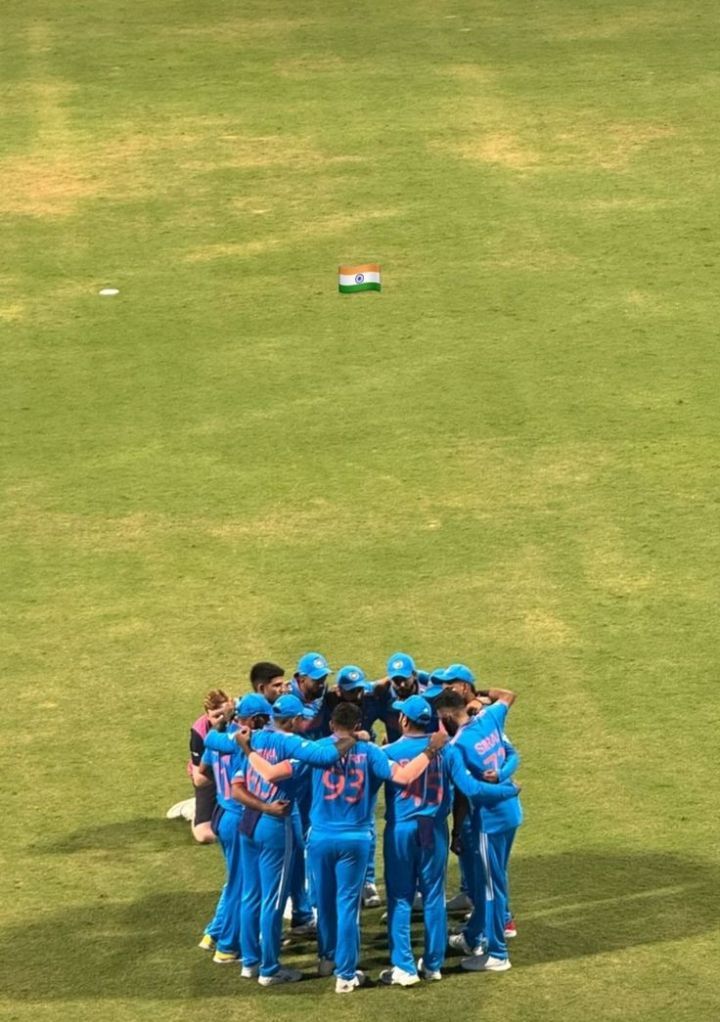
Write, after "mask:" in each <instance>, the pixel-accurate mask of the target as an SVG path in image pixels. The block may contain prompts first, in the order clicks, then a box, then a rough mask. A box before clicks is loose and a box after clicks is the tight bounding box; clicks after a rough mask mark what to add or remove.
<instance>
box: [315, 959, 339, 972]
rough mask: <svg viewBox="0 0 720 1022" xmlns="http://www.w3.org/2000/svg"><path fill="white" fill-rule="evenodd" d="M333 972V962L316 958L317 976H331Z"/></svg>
mask: <svg viewBox="0 0 720 1022" xmlns="http://www.w3.org/2000/svg"><path fill="white" fill-rule="evenodd" d="M334 972H335V962H333V961H332V959H331V958H318V967H317V974H318V976H332V974H333V973H334Z"/></svg>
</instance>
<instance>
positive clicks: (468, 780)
mask: <svg viewBox="0 0 720 1022" xmlns="http://www.w3.org/2000/svg"><path fill="white" fill-rule="evenodd" d="M443 757H444V758H445V762H446V763H447V766H448V771H449V773H450V778H451V780H452V782H453V784H454V785H455V787H456V788H457V789H458V791H460V792H462V794H463V795H465V796H466V797H467V798H469V799H470V801H471V802H473V803H474V804H475V805H482V806H494V805H497V803H498V802H504V801H505V800H506V799H508V798H513V796H514V795H517V788H516V787H515V785H514V784H513V783H512V781H505V783H504V784H488V782H487V781H478V780H477V779H476V778H475V777H473V775H472V774H471V773H470V771H469V770H468V769H467V767H466V766H465V764H464V763H463V761H462V758H461V757H460V756H459V755H458V752H457V750H456V749H454V748H453V747H452V746H446V748H445V749H444V750H443Z"/></svg>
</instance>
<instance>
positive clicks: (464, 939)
mask: <svg viewBox="0 0 720 1022" xmlns="http://www.w3.org/2000/svg"><path fill="white" fill-rule="evenodd" d="M479 694H480V695H481V696H483V697H486V698H487V699H489V700H490V703H491V705H490V706H488V707H486V708H485V709H484V710H483V711H482V712H481V713H479V714H478V715H477V716H476V717H470V715H469V714H468V712H467V707H466V705H465V701H464V699H463V697H462V696H461V695H459V694H458V693H457V692H444V693H443V694H442V695H441V696H439V697H438V699H437V702H436V708H437V711H438V714H439V716H440V719H441V721H442V723H443V725H444V727H445V729H446V730H447V732H448V734H449V735H451V736H453V738H452V745H453V748H455V749H457V751H458V752H459V753H460V755H461V756H462V758H463V761H464V764H465V766H466V767H467V769H468V770H469V771H470V773H471V774H472V775H473V776H474V777H476V778H477V779H478V780H481V779H482V778H483V775H485V774H486V772H487V771H494V772H495V773H496V774H497V778H498V781H499V780H500V778H501V777H503V776H504V773H503V768H504V766H505V761H506V758H507V753H506V747H505V739H504V725H505V720H506V717H507V713H508V710H509V709H510V707H511V706H512V704H513V703H514V701H515V693H514V692H511V691H509V690H508V689H489V690H486V691H485V692H481V693H479ZM521 822H522V808H521V806H520V800H519V798H513V799H508V800H507V801H506V802H504V803H502V804H501V805H498V806H496V807H492V808H491V807H488V808H482V809H480V810H479V811H478V810H474V811H473V814H472V841H473V848H474V849H475V850H476V854H475V857H474V863H473V865H474V868H473V871H472V877H468V878H467V879H468V882H469V886H470V897H471V899H472V902H473V913H472V915H471V917H470V919H469V921H468V923H467V925H466V926H465V928H464V930H463V931H462V933H460V934H457V935H455V936H453V937H451V938H450V941H449V943H450V946H451V947H453V948H455V949H456V950H460V951H464V952H465V954H466V955H467V957H465V958H463V959H462V961H461V963H460V964H461V967H462V968H463V969H465V970H467V971H469V972H504V971H506V970H507V969H509V968H510V967H511V966H510V959H509V957H508V951H507V944H506V942H505V923H506V917H507V902H508V886H507V861H508V858H509V848H510V847H511V846H512V840H513V838H514V836H515V830H516V829H517V827H518V826H519V825H520V823H521ZM483 937H484V940H485V942H486V947H487V953H485V954H482V953H478V952H479V951H480V949H481V941H482V939H483Z"/></svg>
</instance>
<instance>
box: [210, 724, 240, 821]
mask: <svg viewBox="0 0 720 1022" xmlns="http://www.w3.org/2000/svg"><path fill="white" fill-rule="evenodd" d="M233 731H237V727H236V726H235V725H234V724H231V725H230V727H229V728H228V730H227V733H228V734H232V732H233ZM232 745H233V749H232V751H231V752H229V753H221V752H215V751H213V750H212V749H210V748H206V749H205V750H204V752H203V754H202V758H201V760H200V762H201V763H205V765H206V766H209V767H210V768H211V769H212V772H213V777H214V778H215V797H216V799H217V802H218V805H220V806H222V808H223V809H224V810H225V811H226V812H228V813H237V814H238V815H240V814H241V813H242V811H243V808H244V807H243V806H242V805H241V804H240V802H238V801H237V800H236V799H234V798H233V797H232V787H231V785H232V779H233V777H234V776H235V774H236V773H237V771H238V770H239V769H240V767H241V763H240V758H241V757H242V756H243V753H242V752H241V750H240V748H239V747H238V745H237V744H236V743H235V742H233V743H232Z"/></svg>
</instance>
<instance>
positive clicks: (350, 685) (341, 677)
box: [337, 664, 371, 705]
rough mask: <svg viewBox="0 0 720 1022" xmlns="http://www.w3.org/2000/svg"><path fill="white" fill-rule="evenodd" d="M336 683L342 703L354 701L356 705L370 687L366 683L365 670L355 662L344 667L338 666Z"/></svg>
mask: <svg viewBox="0 0 720 1022" xmlns="http://www.w3.org/2000/svg"><path fill="white" fill-rule="evenodd" d="M337 684H338V687H337V691H338V695H339V696H340V700H341V701H342V702H344V703H356V704H357V705H359V704H360V703H361V702H362V699H363V696H364V695H365V693H366V692H367V691H369V689H370V687H371V686H370V685H368V683H367V680H366V676H365V671H363V669H362V667H357V666H356V665H355V664H348V665H347V666H346V667H341V668H340V670H339V671H338V673H337Z"/></svg>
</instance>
